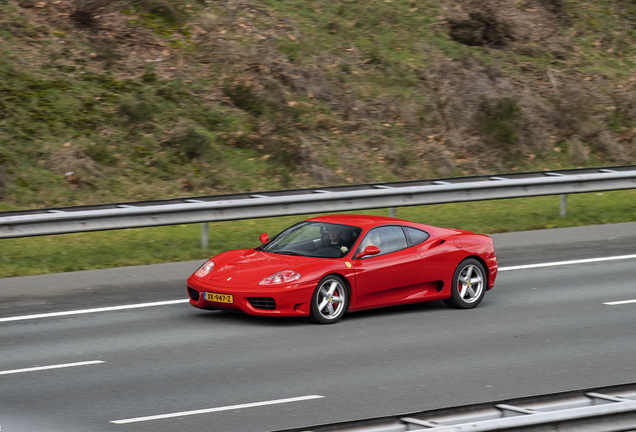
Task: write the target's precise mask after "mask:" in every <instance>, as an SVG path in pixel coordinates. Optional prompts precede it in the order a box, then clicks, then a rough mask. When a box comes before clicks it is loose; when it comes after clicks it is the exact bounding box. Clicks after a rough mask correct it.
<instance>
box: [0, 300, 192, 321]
mask: <svg viewBox="0 0 636 432" xmlns="http://www.w3.org/2000/svg"><path fill="white" fill-rule="evenodd" d="M189 301H190V300H188V299H179V300H168V301H160V302H154V303H137V304H131V305H122V306H110V307H102V308H95V309H80V310H74V311H66V312H52V313H43V314H36V315H22V316H14V317H7V318H0V322H8V321H22V320H30V319H39V318H51V317H59V316H66V315H81V314H89V313H97V312H111V311H118V310H126V309H139V308H147V307H154V306H166V305H173V304H179V303H187V302H189Z"/></svg>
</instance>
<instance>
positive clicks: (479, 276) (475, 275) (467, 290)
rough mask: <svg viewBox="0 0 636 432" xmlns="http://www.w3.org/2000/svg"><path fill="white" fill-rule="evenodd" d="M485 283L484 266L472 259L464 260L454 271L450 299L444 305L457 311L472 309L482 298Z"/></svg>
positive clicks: (484, 291) (484, 292)
mask: <svg viewBox="0 0 636 432" xmlns="http://www.w3.org/2000/svg"><path fill="white" fill-rule="evenodd" d="M486 282H487V280H486V271H485V270H484V266H483V265H482V264H481V263H480V262H479V261H477V260H476V259H474V258H468V259H465V260H464V261H462V262H461V263H460V264H459V266H457V269H456V270H455V274H454V275H453V283H452V285H451V298H449V299H447V300H444V303H446V304H447V305H448V306H451V307H454V308H458V309H472V308H474V307H476V306H477V305H478V304H479V303H480V302H481V301H482V299H483V298H484V295H485V294H486Z"/></svg>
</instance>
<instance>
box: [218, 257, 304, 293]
mask: <svg viewBox="0 0 636 432" xmlns="http://www.w3.org/2000/svg"><path fill="white" fill-rule="evenodd" d="M236 252H237V254H223V258H222V259H219V262H216V261H217V260H216V259H215V268H214V270H213V271H212V272H211V273H210V275H209V276H208V280H210V281H212V282H222V283H223V284H228V283H231V284H251V283H258V282H260V281H261V280H263V279H264V278H266V277H268V276H271V275H273V274H274V273H277V272H279V271H283V270H287V269H290V268H292V267H295V266H297V265H300V264H304V263H307V262H311V261H315V260H316V258H312V257H299V256H291V255H281V254H275V253H270V252H261V251H257V250H252V249H250V250H243V251H236Z"/></svg>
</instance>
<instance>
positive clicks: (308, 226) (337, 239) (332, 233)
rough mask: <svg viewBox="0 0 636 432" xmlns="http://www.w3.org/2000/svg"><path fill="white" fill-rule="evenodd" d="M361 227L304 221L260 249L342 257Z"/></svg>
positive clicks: (353, 242) (286, 253)
mask: <svg viewBox="0 0 636 432" xmlns="http://www.w3.org/2000/svg"><path fill="white" fill-rule="evenodd" d="M361 231H362V230H361V229H360V228H357V227H352V226H348V225H339V224H332V223H325V222H310V221H305V222H300V223H298V224H296V225H294V226H292V227H289V228H287V229H286V230H285V231H283V232H281V233H280V234H278V235H277V236H276V237H274V238H273V239H272V240H271V241H269V242H268V243H266V244H264V245H263V246H261V247H259V248H257V249H258V250H262V251H264V252H272V253H277V254H282V255H298V256H308V257H318V258H342V257H344V256H346V255H347V254H348V253H349V251H351V249H352V247H353V245H354V244H355V242H356V240H357V239H358V236H359V235H360V232H361Z"/></svg>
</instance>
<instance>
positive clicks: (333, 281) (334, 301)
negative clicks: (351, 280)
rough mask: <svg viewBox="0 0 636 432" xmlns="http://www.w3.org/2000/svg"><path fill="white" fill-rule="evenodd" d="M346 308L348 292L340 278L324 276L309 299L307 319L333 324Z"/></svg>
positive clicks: (347, 305)
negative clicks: (309, 308) (309, 305)
mask: <svg viewBox="0 0 636 432" xmlns="http://www.w3.org/2000/svg"><path fill="white" fill-rule="evenodd" d="M348 307H349V292H348V291H347V287H346V285H345V283H344V281H343V280H342V278H340V277H339V276H335V275H329V276H325V277H324V278H322V279H321V280H320V282H319V283H318V286H316V290H315V291H314V294H313V295H312V297H311V312H310V315H309V317H310V319H311V320H312V321H313V322H315V323H319V324H333V323H335V322H337V321H338V320H340V318H342V317H343V315H344V314H345V312H346V311H347V308H348Z"/></svg>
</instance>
